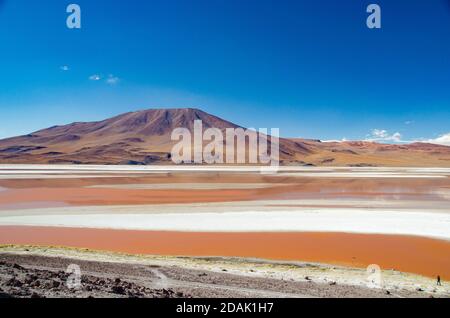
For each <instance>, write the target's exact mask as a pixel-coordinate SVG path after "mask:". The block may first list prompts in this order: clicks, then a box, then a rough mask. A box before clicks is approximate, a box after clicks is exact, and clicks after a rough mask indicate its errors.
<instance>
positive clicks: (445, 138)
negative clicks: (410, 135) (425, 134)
mask: <svg viewBox="0 0 450 318" xmlns="http://www.w3.org/2000/svg"><path fill="white" fill-rule="evenodd" d="M420 142H428V143H431V144H438V145H444V146H450V132H449V133H446V134H443V135H441V136H439V137H437V138H434V139H428V140H421V141H420Z"/></svg>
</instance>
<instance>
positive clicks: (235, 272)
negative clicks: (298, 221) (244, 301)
mask: <svg viewBox="0 0 450 318" xmlns="http://www.w3.org/2000/svg"><path fill="white" fill-rule="evenodd" d="M7 250H8V249H7ZM11 251H20V252H18V253H17V252H11ZM49 251H50V252H48V250H46V249H40V250H39V251H38V252H39V253H41V255H38V254H36V251H34V253H33V252H32V251H30V250H29V249H20V250H18V249H16V248H9V250H8V252H6V251H5V249H2V250H0V297H1V298H191V297H207V298H214V297H223V298H230V297H231V298H235V297H241V298H244V297H255V298H292V297H294V298H295V297H296V298H299V297H388V298H391V297H448V295H449V294H448V293H447V292H448V291H445V290H446V289H445V290H444V288H447V287H448V286H447V287H444V286H443V287H441V289H440V290H435V289H434V287H433V290H426V289H425V288H414V289H411V288H403V287H392V286H391V287H389V288H381V289H377V288H376V289H371V288H367V287H366V286H363V285H351V284H345V283H342V282H341V281H340V280H339V277H338V276H336V277H337V278H338V279H336V280H331V279H329V278H326V275H327V274H326V272H327V271H330V273H334V274H333V275H335V274H337V273H341V272H342V270H341V269H337V268H330V269H326V268H319V267H318V266H316V265H308V266H306V267H302V266H300V267H298V268H297V267H296V266H291V265H278V264H272V263H265V262H263V263H258V262H256V263H252V262H255V261H245V260H222V261H221V260H220V259H219V260H212V259H203V260H202V259H199V260H192V259H188V258H179V259H176V260H175V261H171V260H170V259H167V261H166V260H164V259H163V258H159V259H157V258H155V259H154V260H151V261H150V263H149V261H148V260H147V259H142V261H141V259H140V258H139V257H138V256H117V259H114V260H113V258H114V257H116V256H114V257H113V256H111V255H106V254H95V253H93V252H86V253H84V252H81V253H79V252H70V253H66V252H63V251H56V252H55V251H52V250H49ZM58 252H59V253H60V256H58ZM42 253H44V254H48V255H42ZM65 253H66V254H65ZM64 254H65V255H64ZM70 255H72V257H70ZM93 258H96V259H98V261H96V260H93ZM74 265H75V266H77V267H78V268H79V269H80V275H79V276H78V277H79V281H78V282H79V284H78V285H77V284H74V282H76V279H75V280H74V276H73V275H74V274H73V273H72V272H71V271H70V270H69V271H68V268H70V267H71V266H74ZM249 265H250V267H249ZM253 266H254V267H253ZM278 267H279V268H278ZM289 272H291V274H292V273H295V272H297V273H298V274H300V273H301V275H302V276H301V277H299V278H289V276H288V275H287V274H289ZM305 272H306V273H310V274H311V275H313V276H306V275H305V274H304V273H305ZM285 273H286V274H285ZM319 273H320V274H319ZM321 273H324V274H325V276H323V275H322V274H321ZM279 274H281V275H282V276H280V275H279ZM318 275H321V276H318ZM339 275H341V274H339ZM291 277H292V276H291ZM328 277H330V276H328ZM404 277H405V280H406V279H407V278H406V276H404Z"/></svg>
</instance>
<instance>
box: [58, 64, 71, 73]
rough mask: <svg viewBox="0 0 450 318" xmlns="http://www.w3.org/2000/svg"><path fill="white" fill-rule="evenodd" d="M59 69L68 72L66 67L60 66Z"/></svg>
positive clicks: (68, 69) (68, 68)
mask: <svg viewBox="0 0 450 318" xmlns="http://www.w3.org/2000/svg"><path fill="white" fill-rule="evenodd" d="M59 69H60V70H61V71H64V72H67V71H70V67H69V66H67V65H63V66H60V67H59Z"/></svg>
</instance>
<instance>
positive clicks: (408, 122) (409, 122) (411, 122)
mask: <svg viewBox="0 0 450 318" xmlns="http://www.w3.org/2000/svg"><path fill="white" fill-rule="evenodd" d="M414 123H415V121H414V120H407V121H405V125H412V124H414Z"/></svg>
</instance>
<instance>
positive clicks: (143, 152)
mask: <svg viewBox="0 0 450 318" xmlns="http://www.w3.org/2000/svg"><path fill="white" fill-rule="evenodd" d="M195 120H202V122H203V129H207V128H218V129H220V130H221V131H225V129H226V128H239V126H238V125H236V124H233V123H231V122H229V121H226V120H223V119H221V118H218V117H216V116H213V115H210V114H208V113H206V112H203V111H201V110H198V109H191V108H186V109H150V110H143V111H137V112H130V113H125V114H122V115H118V116H116V117H113V118H109V119H105V120H102V121H98V122H76V123H72V124H69V125H63V126H53V127H50V128H47V129H43V130H40V131H37V132H34V133H30V134H28V135H25V136H18V137H13V138H8V139H4V140H0V163H36V164H37V163H50V164H59V163H64V164H67V163H73V164H146V165H148V164H171V163H172V160H171V157H170V153H171V150H172V147H173V145H174V144H175V143H176V141H172V140H171V134H172V131H173V130H174V129H175V128H187V129H189V130H190V131H191V132H193V128H194V121H195ZM281 132H282V129H281ZM269 138H270V137H269ZM194 151H195V150H194ZM280 159H281V164H283V165H315V166H436V167H449V166H450V147H447V146H440V145H433V144H424V143H414V144H409V145H385V144H377V143H370V142H341V143H338V142H332V143H328V142H327V143H325V142H320V141H315V140H304V139H287V138H281V139H280Z"/></svg>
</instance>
